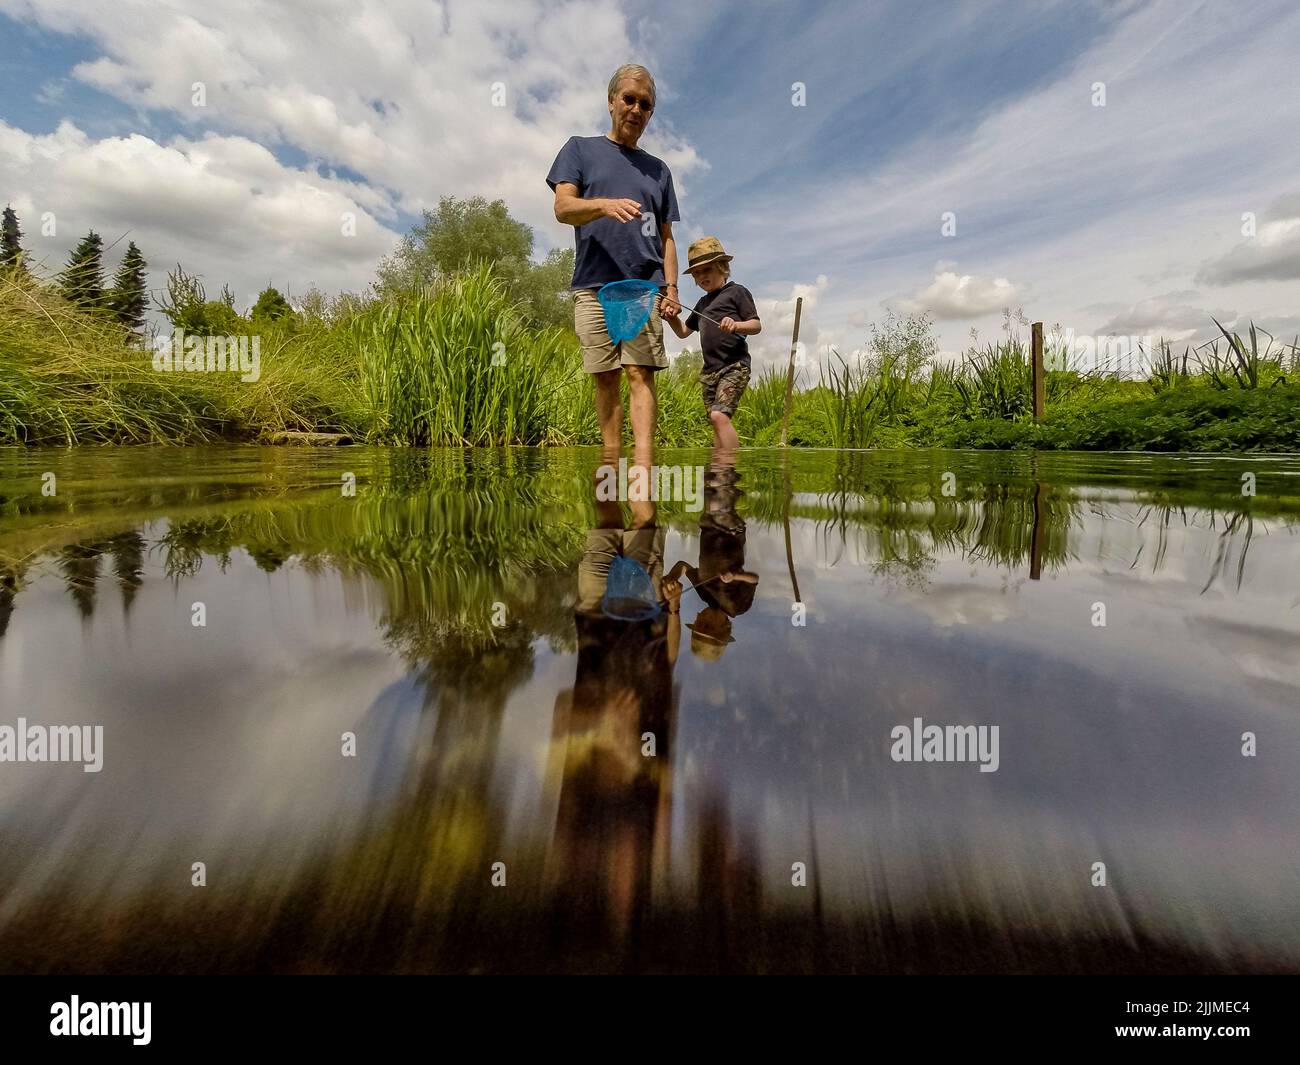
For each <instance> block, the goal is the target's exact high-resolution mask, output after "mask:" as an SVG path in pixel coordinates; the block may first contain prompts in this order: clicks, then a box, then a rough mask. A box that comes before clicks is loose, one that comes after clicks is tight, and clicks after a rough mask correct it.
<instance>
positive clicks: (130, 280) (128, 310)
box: [106, 241, 148, 333]
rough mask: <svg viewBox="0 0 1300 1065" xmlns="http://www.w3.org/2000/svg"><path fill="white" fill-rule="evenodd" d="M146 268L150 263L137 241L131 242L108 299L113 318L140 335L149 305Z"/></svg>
mask: <svg viewBox="0 0 1300 1065" xmlns="http://www.w3.org/2000/svg"><path fill="white" fill-rule="evenodd" d="M146 266H148V263H146V262H145V259H144V256H143V255H142V254H140V249H139V248H137V247H136V246H135V241H131V243H130V244H128V245H127V248H126V254H125V255H123V256H122V262H121V264H120V265H119V266H118V268H117V275H116V277H115V278H114V279H113V287H112V289H110V290H109V292H108V295H107V297H106V300H107V304H108V308H109V310H111V311H112V312H113V317H114V318H116V319H117V320H118V321H119V322H121V323H122V325H124V326H126V328H127V329H128V330H130V331H131V332H132V333H139V332H140V331H141V330H142V329H143V328H144V312H145V307H146V306H147V305H148V295H147V293H146V292H145V267H146Z"/></svg>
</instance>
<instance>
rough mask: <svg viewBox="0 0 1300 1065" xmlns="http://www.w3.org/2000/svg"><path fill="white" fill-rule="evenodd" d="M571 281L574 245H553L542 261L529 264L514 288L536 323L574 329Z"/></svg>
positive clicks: (529, 315)
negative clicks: (567, 246)
mask: <svg viewBox="0 0 1300 1065" xmlns="http://www.w3.org/2000/svg"><path fill="white" fill-rule="evenodd" d="M572 280H573V249H572V248H552V249H551V250H550V251H549V252H547V254H546V258H545V259H543V260H542V261H541V262H540V263H538V264H535V265H534V264H532V263H530V264H528V267H527V269H526V270H524V271H523V272H522V274H521V276H520V277H519V278H518V280H517V281H516V282H515V285H514V289H515V293H516V295H517V296H518V297H519V299H520V300H521V301H522V302H523V304H524V310H525V312H526V313H527V315H528V317H529V318H530V319H531V320H532V322H533V324H535V325H537V326H540V327H542V328H548V327H550V326H561V327H566V328H569V329H572V328H573V303H572V302H571V301H570V299H569V283H570V282H571V281H572Z"/></svg>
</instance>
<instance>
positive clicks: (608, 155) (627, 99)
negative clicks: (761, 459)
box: [546, 64, 681, 450]
mask: <svg viewBox="0 0 1300 1065" xmlns="http://www.w3.org/2000/svg"><path fill="white" fill-rule="evenodd" d="M608 97H609V101H608V102H609V117H610V130H609V132H608V133H606V134H604V135H602V136H599V137H570V138H569V140H568V143H566V144H565V146H564V147H563V148H562V149H560V154H559V155H557V156H556V157H555V163H554V164H553V165H552V166H551V172H550V173H549V174H548V175H547V176H546V183H547V184H548V185H549V186H550V187H551V188H552V189H553V190H554V192H555V217H556V219H557V220H558V221H560V222H563V223H565V224H566V225H571V226H573V227H574V231H575V240H576V242H577V250H576V254H575V256H574V264H573V283H572V286H571V287H572V289H573V303H574V308H573V319H574V329H575V331H576V332H577V334H578V340H579V341H580V342H581V344H582V365H583V369H584V370H586V371H587V372H588V373H589V374H591V375H592V376H593V377H594V378H595V382H596V417H597V420H598V421H599V422H600V436H601V441H602V443H603V444H604V446H605V448H606V449H607V450H608V449H610V448H617V447H618V446H619V444H620V442H621V437H622V430H623V403H622V399H621V397H620V395H619V378H620V376H621V375H622V373H624V372H626V374H627V379H628V396H629V400H630V403H631V407H632V411H631V418H632V435H633V438H634V440H635V443H636V447H637V448H638V450H640V449H643V448H646V447H650V446H651V445H652V444H653V442H654V428H655V380H654V374H655V371H656V370H659V369H662V368H663V367H665V366H667V365H668V356H667V355H666V353H665V352H664V339H663V323H662V322H661V321H660V318H659V312H660V310H661V309H663V310H666V311H670V312H673V313H676V312H677V311H678V310H680V304H679V303H678V302H677V298H678V293H677V245H676V243H675V241H674V240H673V226H672V224H673V222H675V221H677V220H678V219H679V218H680V217H681V215H680V214H678V211H677V194H676V192H675V191H674V190H673V177H672V174H671V173H670V172H669V170H668V166H667V164H666V163H664V161H663V160H662V159H656V158H655V157H654V156H653V155H650V154H649V153H648V152H645V151H643V150H641V149H640V148H638V147H637V146H636V145H637V141H638V140H640V139H641V135H642V134H643V133H644V132H645V129H646V126H647V125H648V124H649V122H650V116H651V115H652V114H653V113H654V108H655V83H654V78H653V77H651V76H650V72H649V71H648V70H646V69H645V67H642V66H637V65H636V64H627V65H624V66H621V67H619V68H618V70H616V71H615V72H614V76H613V77H612V78H610V80H609V92H608ZM629 278H637V279H639V280H643V281H653V282H655V283H656V284H658V285H660V287H661V291H662V296H661V297H660V298H658V299H656V300H655V303H656V306H655V307H652V308H651V312H650V320H649V321H648V322H647V323H646V326H645V328H644V329H643V330H642V331H641V332H640V333H639V334H637V336H635V337H634V338H633V339H631V340H625V341H622V342H621V343H619V344H615V343H614V342H613V341H611V340H610V338H609V333H608V332H607V331H606V329H605V316H604V314H603V312H602V311H601V308H600V302H599V301H598V300H597V299H596V290H597V289H599V288H600V286H601V285H604V284H607V283H608V282H610V281H625V280H627V279H629ZM661 302H662V308H661V306H659V304H661Z"/></svg>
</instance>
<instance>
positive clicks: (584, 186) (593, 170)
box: [546, 135, 681, 289]
mask: <svg viewBox="0 0 1300 1065" xmlns="http://www.w3.org/2000/svg"><path fill="white" fill-rule="evenodd" d="M561 182H568V183H569V184H572V185H577V186H578V195H579V196H581V197H582V198H583V199H584V200H585V199H592V198H596V197H609V198H611V199H629V200H636V201H637V202H638V203H639V204H640V205H641V212H642V217H641V218H640V219H636V218H634V219H632V221H630V222H620V221H618V220H617V219H614V218H605V217H601V218H595V219H592V221H590V222H588V223H586V224H585V225H581V226H574V239H575V241H576V246H575V251H574V258H573V284H572V287H573V288H575V289H579V288H600V286H601V285H604V284H606V283H608V282H610V281H625V280H628V279H629V278H636V279H637V280H640V281H653V282H654V283H655V284H657V285H662V284H663V283H664V246H663V240H662V238H661V237H660V234H659V227H660V226H661V225H662V224H663V223H665V222H676V221H678V220H679V219H680V218H681V214H680V213H679V212H678V210H677V193H676V192H675V191H674V190H673V175H672V172H671V171H669V169H668V164H667V163H665V162H664V161H663V160H662V159H656V158H655V157H654V156H653V155H651V154H650V153H649V152H646V151H642V150H641V149H640V148H625V147H623V145H621V144H618V143H616V142H615V141H612V140H610V139H609V138H608V137H606V136H603V135H602V136H599V137H570V138H569V139H568V141H567V142H566V143H565V145H564V147H563V148H561V149H560V154H559V155H557V156H556V157H555V162H554V163H552V164H551V172H550V173H549V174H547V175H546V184H548V185H549V186H550V187H551V190H552V191H554V190H555V186H556V185H558V184H560V183H561ZM647 213H649V214H652V215H653V216H654V221H653V224H652V225H646V221H647V219H646V218H645V215H646V214H647ZM647 230H649V232H648V233H647V232H646V231H647Z"/></svg>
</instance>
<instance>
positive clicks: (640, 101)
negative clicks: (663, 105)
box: [623, 92, 655, 115]
mask: <svg viewBox="0 0 1300 1065" xmlns="http://www.w3.org/2000/svg"><path fill="white" fill-rule="evenodd" d="M623 103H624V104H625V105H626V106H628V107H632V106H633V105H640V107H641V110H642V111H644V112H645V113H646V114H647V115H648V114H650V112H651V111H653V110H654V109H655V105H654V104H652V103H651V102H650V101H649V100H647V99H646V98H645V97H644V96H634V95H632V93H630V92H625V93H624V94H623Z"/></svg>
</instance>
